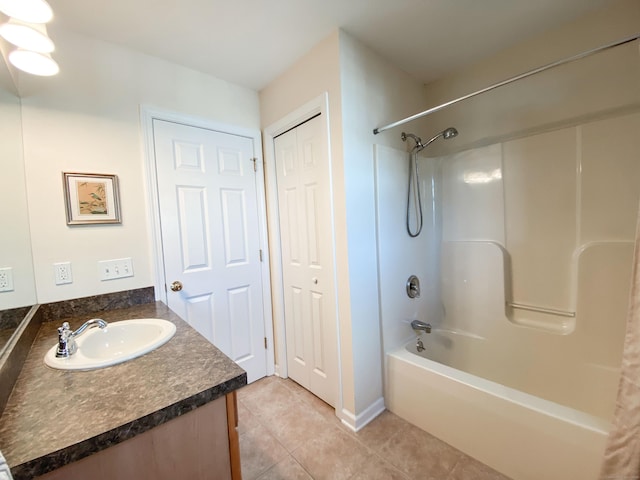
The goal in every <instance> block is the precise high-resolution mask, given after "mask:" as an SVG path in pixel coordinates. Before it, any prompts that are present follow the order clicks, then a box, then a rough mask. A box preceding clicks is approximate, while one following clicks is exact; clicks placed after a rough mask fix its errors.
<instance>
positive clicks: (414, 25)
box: [49, 0, 613, 90]
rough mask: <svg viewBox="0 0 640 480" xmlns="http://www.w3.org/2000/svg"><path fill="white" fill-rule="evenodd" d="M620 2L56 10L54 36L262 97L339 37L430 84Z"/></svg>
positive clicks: (443, 0) (62, 5) (404, 1)
mask: <svg viewBox="0 0 640 480" xmlns="http://www.w3.org/2000/svg"><path fill="white" fill-rule="evenodd" d="M612 2H613V0H106V1H100V2H93V1H87V0H49V3H50V4H51V6H52V8H53V10H54V13H55V18H54V20H53V25H52V27H54V28H53V30H52V32H53V33H54V32H55V27H56V26H60V27H63V28H66V29H69V30H72V31H75V32H78V33H83V34H86V35H89V36H92V37H96V38H98V39H102V40H106V41H108V42H112V43H115V44H120V45H123V46H127V47H128V48H131V49H133V50H137V51H140V52H144V53H147V54H150V55H154V56H157V57H161V58H164V59H166V60H169V61H171V62H174V63H178V64H181V65H184V66H187V67H190V68H193V69H195V70H199V71H201V72H205V73H208V74H211V75H213V76H216V77H218V78H222V79H224V80H227V81H230V82H233V83H236V84H239V85H243V86H245V87H249V88H251V89H254V90H261V89H262V88H264V87H265V86H267V85H268V84H269V83H270V82H271V81H272V80H273V79H275V78H276V77H277V76H278V75H280V74H281V73H282V72H284V71H285V70H286V69H287V68H288V67H289V66H290V65H291V64H292V63H293V62H295V60H297V59H298V58H300V57H301V56H302V55H304V54H305V53H306V52H307V51H308V50H310V49H311V48H312V47H313V46H314V45H315V44H316V43H318V42H319V41H320V40H322V39H323V38H325V37H326V36H327V35H329V34H330V33H331V32H332V31H333V30H334V29H336V28H338V27H340V28H342V29H344V30H345V31H346V32H347V33H349V34H351V35H352V36H354V37H355V38H357V39H359V40H360V41H362V42H363V43H365V44H367V45H368V46H369V47H370V48H372V49H373V50H375V51H377V52H378V53H380V54H381V55H382V56H384V57H385V58H387V59H388V60H389V61H391V62H392V63H394V64H395V65H397V66H398V67H399V68H401V69H402V70H404V71H406V72H408V73H410V74H411V75H413V76H414V77H416V78H417V79H419V80H421V81H422V82H424V83H428V82H430V81H432V80H434V79H436V78H439V77H441V76H443V75H445V74H447V73H450V72H452V71H455V70H456V69H459V68H461V67H463V66H465V65H468V64H470V63H473V62H475V61H477V60H479V59H481V58H483V57H486V56H489V55H491V54H493V53H496V52H498V51H500V50H502V49H504V48H506V47H508V46H509V45H512V44H514V43H518V42H519V41H522V40H524V39H526V38H528V37H530V36H533V35H536V34H539V33H541V32H543V31H545V30H547V29H550V28H553V27H554V26H556V25H560V24H562V23H565V22H568V21H571V20H572V19H574V18H576V17H578V16H580V15H582V14H584V13H587V12H589V11H592V10H594V9H597V8H600V7H603V6H605V5H606V4H608V3H612ZM52 37H53V40H54V41H55V36H54V34H52Z"/></svg>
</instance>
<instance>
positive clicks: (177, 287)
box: [170, 280, 182, 292]
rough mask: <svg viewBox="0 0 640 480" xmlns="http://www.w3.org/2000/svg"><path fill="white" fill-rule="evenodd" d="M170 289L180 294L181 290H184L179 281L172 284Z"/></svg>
mask: <svg viewBox="0 0 640 480" xmlns="http://www.w3.org/2000/svg"><path fill="white" fill-rule="evenodd" d="M170 288H171V291H172V292H179V291H180V290H182V282H179V281H178V280H176V281H175V282H173V283H172V284H171V287H170Z"/></svg>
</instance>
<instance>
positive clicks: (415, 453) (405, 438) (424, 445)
mask: <svg viewBox="0 0 640 480" xmlns="http://www.w3.org/2000/svg"><path fill="white" fill-rule="evenodd" d="M378 454H379V455H380V456H381V457H382V458H384V459H385V460H387V461H388V462H389V463H391V464H393V465H394V466H395V467H396V468H398V469H399V470H401V471H402V472H404V473H406V474H407V475H408V476H410V477H411V478H429V477H433V478H437V479H442V480H444V479H446V478H447V476H448V475H449V473H451V471H452V470H453V467H454V466H455V465H456V463H457V462H458V460H459V459H460V457H461V455H462V453H461V452H460V451H458V450H456V449H455V448H453V447H451V446H450V445H447V444H446V443H444V442H442V441H441V440H438V439H437V438H436V437H434V436H432V435H429V434H428V433H426V432H424V431H422V430H420V429H419V428H417V427H414V426H413V425H410V424H407V426H405V427H404V428H402V429H400V430H399V431H398V432H397V433H396V434H395V435H393V436H392V437H390V438H389V440H387V442H386V443H385V444H384V445H382V447H381V448H380V450H379V452H378Z"/></svg>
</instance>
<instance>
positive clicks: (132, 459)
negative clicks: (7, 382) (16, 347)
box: [0, 302, 246, 480]
mask: <svg viewBox="0 0 640 480" xmlns="http://www.w3.org/2000/svg"><path fill="white" fill-rule="evenodd" d="M95 316H100V318H102V319H104V320H105V321H107V322H116V321H119V320H125V319H134V318H162V319H165V320H169V321H171V322H173V323H174V324H175V325H176V333H175V335H174V336H173V338H172V339H171V340H170V341H169V342H168V343H166V344H164V345H163V346H161V347H159V348H157V349H156V350H154V351H152V352H150V353H148V354H146V355H144V356H142V357H139V358H136V359H133V360H130V361H127V362H125V363H121V364H119V365H115V366H111V367H108V368H103V369H98V370H92V371H66V370H55V369H52V368H49V367H47V366H46V365H45V364H44V361H43V357H44V355H45V353H46V352H47V350H48V349H50V348H51V347H52V346H53V345H55V344H56V342H57V330H56V329H57V327H58V326H59V325H58V323H61V322H62V321H63V320H66V321H68V322H69V323H70V324H71V325H72V327H74V328H77V327H78V326H80V325H81V324H82V323H83V322H84V321H86V320H87V319H88V318H91V316H90V315H89V316H88V315H82V316H78V317H71V318H65V319H59V320H56V321H55V322H44V323H43V324H42V326H41V327H40V330H39V332H38V334H37V337H36V339H35V341H34V343H33V346H32V348H31V350H30V352H29V354H28V356H27V358H26V360H25V362H24V365H23V366H22V370H21V372H20V374H19V377H18V379H17V381H16V384H15V386H14V388H13V390H12V392H11V395H10V397H9V400H8V402H7V405H6V407H5V409H4V412H3V413H2V416H1V417H0V450H1V451H2V453H3V454H4V456H5V458H6V460H7V462H8V464H9V466H10V468H11V471H12V474H13V476H14V479H15V480H23V479H31V478H38V479H43V480H45V479H46V480H53V479H63V478H64V479H85V478H91V479H95V480H103V479H104V480H106V479H114V478H118V479H136V480H138V479H142V480H144V479H165V478H166V479H175V478H189V479H204V478H206V479H221V480H222V479H225V480H226V479H233V480H237V479H240V478H241V474H240V454H239V445H238V435H237V431H236V426H237V406H236V397H235V395H236V392H235V391H236V390H237V389H238V388H240V387H242V386H244V385H246V373H245V372H244V370H242V369H241V368H240V367H239V366H238V365H237V364H235V363H234V362H233V361H231V360H230V359H229V358H228V357H227V356H225V355H224V354H223V353H222V352H220V351H219V350H218V349H217V348H216V347H214V346H213V345H211V344H210V343H209V342H208V341H207V340H206V339H204V337H202V336H200V335H199V334H198V333H197V332H196V331H195V330H193V329H192V328H191V327H190V326H189V325H187V324H186V323H185V322H184V321H182V320H181V319H180V318H179V317H178V316H177V315H175V314H174V313H173V312H172V311H171V310H169V308H168V307H166V306H165V305H164V304H162V303H160V302H153V303H148V304H144V305H138V306H134V307H130V308H124V309H118V310H111V311H105V312H100V314H99V315H95Z"/></svg>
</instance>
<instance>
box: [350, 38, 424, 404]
mask: <svg viewBox="0 0 640 480" xmlns="http://www.w3.org/2000/svg"><path fill="white" fill-rule="evenodd" d="M340 78H341V85H342V123H343V155H344V165H343V169H344V182H345V198H344V202H345V203H344V209H345V211H346V215H347V218H346V223H347V225H348V229H347V232H348V236H347V242H348V243H347V245H348V252H349V258H348V262H349V285H350V292H351V293H350V303H351V330H352V335H353V339H352V342H351V344H350V345H349V346H350V350H351V355H353V365H354V385H355V388H354V391H355V402H356V403H355V405H356V410H355V412H356V415H357V414H360V413H361V412H363V411H365V410H366V409H367V407H369V406H371V405H373V404H374V402H375V401H376V400H378V399H381V398H382V397H383V385H382V377H383V375H382V365H383V357H382V346H381V345H382V338H381V328H380V308H379V298H378V295H379V288H378V262H379V259H378V246H377V241H376V194H375V161H374V147H375V146H383V145H384V146H388V147H395V148H399V149H401V150H404V149H405V148H406V145H405V144H404V143H403V142H402V140H401V138H400V131H399V130H395V131H391V132H384V133H383V134H380V135H374V134H373V129H374V128H375V127H377V126H379V125H381V124H382V123H384V122H387V121H390V120H393V119H396V118H401V117H403V116H406V115H410V114H412V113H415V111H416V110H417V109H418V108H419V106H420V105H421V103H422V95H423V92H422V87H421V84H420V82H418V81H417V80H415V79H414V78H412V77H410V76H409V75H408V74H406V73H405V72H402V71H400V70H399V69H397V68H395V67H394V66H393V65H392V64H391V63H390V62H388V61H387V60H386V59H384V58H382V57H381V56H380V55H378V54H377V53H375V52H374V51H372V50H371V49H369V48H368V47H367V46H365V45H363V44H362V43H360V42H359V41H357V40H356V39H354V38H353V37H351V36H349V35H347V34H346V33H344V32H341V35H340ZM398 168H399V169H402V165H398ZM396 194H397V195H398V196H401V197H404V196H405V195H406V193H405V190H404V189H402V190H401V191H399V192H397V193H396ZM397 214H398V215H399V216H400V217H403V216H404V212H403V211H398V212H397ZM395 233H396V235H398V236H400V235H405V233H404V231H403V230H399V231H397V232H395ZM419 241H420V240H417V242H419ZM398 254H399V252H397V251H394V252H391V255H393V256H396V255H398ZM409 261H413V262H420V261H424V262H425V263H426V257H425V258H422V259H419V258H413V259H411V260H409ZM405 280H406V279H405ZM403 285H404V283H400V284H398V285H396V287H398V288H399V289H400V291H401V290H402V288H403Z"/></svg>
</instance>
